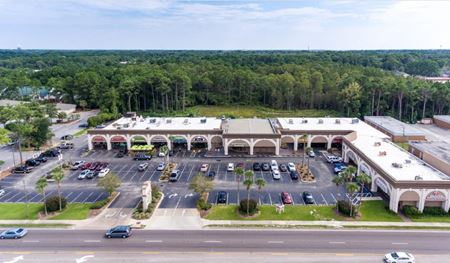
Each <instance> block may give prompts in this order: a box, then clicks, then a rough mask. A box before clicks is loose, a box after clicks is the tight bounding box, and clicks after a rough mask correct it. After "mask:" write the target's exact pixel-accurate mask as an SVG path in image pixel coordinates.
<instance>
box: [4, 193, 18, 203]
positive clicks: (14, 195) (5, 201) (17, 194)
mask: <svg viewBox="0 0 450 263" xmlns="http://www.w3.org/2000/svg"><path fill="white" fill-rule="evenodd" d="M20 194H21V192H17V193H16V194H15V195H13V196H11V197H10V198H8V199H7V200H5V202H9V201H10V200H12V199H13V198H15V197H16V196H18V195H20Z"/></svg>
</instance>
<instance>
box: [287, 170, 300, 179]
mask: <svg viewBox="0 0 450 263" xmlns="http://www.w3.org/2000/svg"><path fill="white" fill-rule="evenodd" d="M289 175H290V176H291V179H292V180H298V172H297V171H291V172H289Z"/></svg>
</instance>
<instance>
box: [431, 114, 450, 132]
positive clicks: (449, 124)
mask: <svg viewBox="0 0 450 263" xmlns="http://www.w3.org/2000/svg"><path fill="white" fill-rule="evenodd" d="M433 122H434V124H436V126H439V127H441V128H444V129H449V130H450V115H434V116H433Z"/></svg>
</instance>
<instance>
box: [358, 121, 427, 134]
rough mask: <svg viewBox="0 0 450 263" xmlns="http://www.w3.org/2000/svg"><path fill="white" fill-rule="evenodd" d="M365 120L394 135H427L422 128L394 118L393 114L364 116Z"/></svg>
mask: <svg viewBox="0 0 450 263" xmlns="http://www.w3.org/2000/svg"><path fill="white" fill-rule="evenodd" d="M364 120H365V121H367V122H370V123H371V124H373V125H375V126H377V127H379V128H381V129H383V130H385V131H386V132H388V133H389V134H391V135H393V136H425V134H424V133H423V132H422V131H421V130H419V129H417V128H415V127H414V126H412V125H410V124H407V123H404V122H401V121H399V120H397V119H394V118H392V117H391V116H364Z"/></svg>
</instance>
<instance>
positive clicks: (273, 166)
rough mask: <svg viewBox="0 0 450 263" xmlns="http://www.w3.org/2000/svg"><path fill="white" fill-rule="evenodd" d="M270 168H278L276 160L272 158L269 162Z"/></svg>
mask: <svg viewBox="0 0 450 263" xmlns="http://www.w3.org/2000/svg"><path fill="white" fill-rule="evenodd" d="M270 169H271V170H272V171H274V170H278V163H277V161H275V160H272V161H271V162H270Z"/></svg>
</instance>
